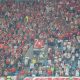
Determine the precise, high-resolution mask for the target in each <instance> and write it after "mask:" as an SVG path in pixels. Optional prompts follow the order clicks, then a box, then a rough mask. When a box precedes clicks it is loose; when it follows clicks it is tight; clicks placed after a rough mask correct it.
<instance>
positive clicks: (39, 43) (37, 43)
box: [34, 39, 44, 49]
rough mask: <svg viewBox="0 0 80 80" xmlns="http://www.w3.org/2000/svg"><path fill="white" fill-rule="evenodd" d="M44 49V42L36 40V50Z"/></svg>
mask: <svg viewBox="0 0 80 80" xmlns="http://www.w3.org/2000/svg"><path fill="white" fill-rule="evenodd" d="M43 47H44V41H43V40H38V39H37V40H35V42H34V48H38V49H40V48H43Z"/></svg>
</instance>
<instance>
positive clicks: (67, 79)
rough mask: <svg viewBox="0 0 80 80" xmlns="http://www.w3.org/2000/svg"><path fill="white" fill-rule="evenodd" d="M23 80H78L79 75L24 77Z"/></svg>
mask: <svg viewBox="0 0 80 80" xmlns="http://www.w3.org/2000/svg"><path fill="white" fill-rule="evenodd" d="M23 80H80V77H59V78H58V77H34V78H29V77H26V78H24V79H23Z"/></svg>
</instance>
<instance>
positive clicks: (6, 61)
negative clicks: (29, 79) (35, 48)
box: [0, 0, 80, 76]
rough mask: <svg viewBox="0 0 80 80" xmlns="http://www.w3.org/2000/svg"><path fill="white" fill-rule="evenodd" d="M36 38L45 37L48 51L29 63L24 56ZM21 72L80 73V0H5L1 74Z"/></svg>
mask: <svg viewBox="0 0 80 80" xmlns="http://www.w3.org/2000/svg"><path fill="white" fill-rule="evenodd" d="M35 39H39V40H40V39H41V40H44V43H45V44H44V46H45V45H46V46H47V54H45V53H44V52H43V53H40V54H38V55H36V56H34V57H33V58H31V59H29V60H28V62H27V63H26V65H25V62H24V56H25V54H26V52H27V51H28V49H29V48H30V46H32V45H34V41H35ZM34 53H35V54H36V52H34ZM38 53H39V52H38ZM42 54H44V55H42ZM19 72H23V73H25V76H80V0H23V1H19V0H15V1H14V0H8V1H6V2H4V0H2V2H1V3H0V76H2V75H3V76H4V75H17V74H18V73H19Z"/></svg>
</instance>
